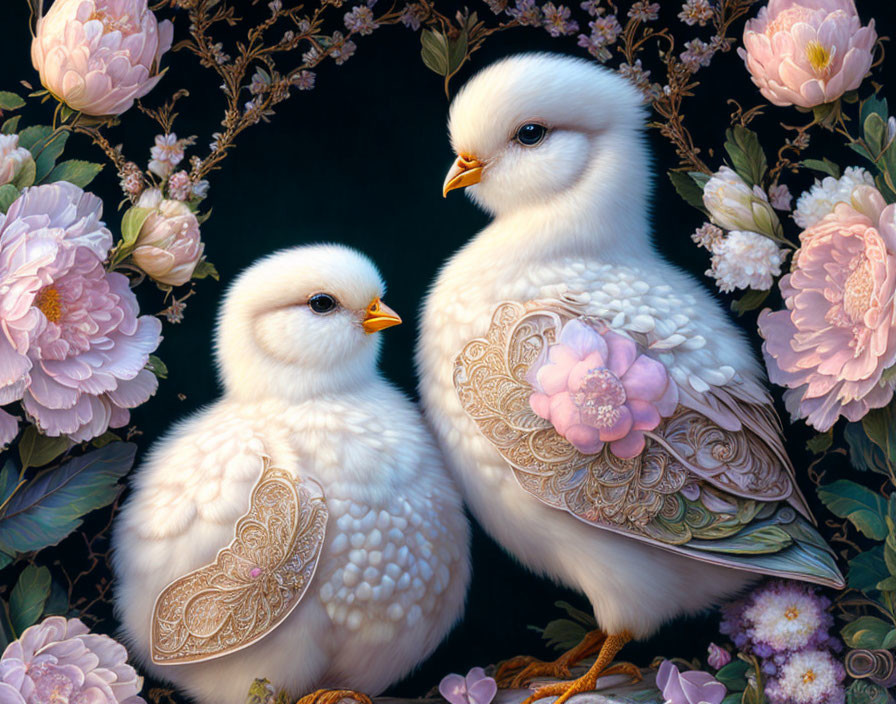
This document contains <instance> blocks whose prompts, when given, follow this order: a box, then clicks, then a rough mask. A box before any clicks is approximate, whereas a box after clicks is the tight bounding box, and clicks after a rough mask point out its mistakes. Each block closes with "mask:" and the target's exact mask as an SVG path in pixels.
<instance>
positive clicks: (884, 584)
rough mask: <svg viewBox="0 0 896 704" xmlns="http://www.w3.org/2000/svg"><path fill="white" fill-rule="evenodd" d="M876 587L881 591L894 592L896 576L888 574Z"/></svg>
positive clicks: (895, 590)
mask: <svg viewBox="0 0 896 704" xmlns="http://www.w3.org/2000/svg"><path fill="white" fill-rule="evenodd" d="M877 589H878V590H879V591H882V592H896V577H893V576H892V575H890V576H889V577H887V578H886V579H884V580H881V581H880V582H878V583H877Z"/></svg>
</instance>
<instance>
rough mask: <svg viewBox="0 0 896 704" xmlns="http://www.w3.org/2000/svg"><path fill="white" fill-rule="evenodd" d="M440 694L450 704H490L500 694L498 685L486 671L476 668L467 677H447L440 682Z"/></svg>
mask: <svg viewBox="0 0 896 704" xmlns="http://www.w3.org/2000/svg"><path fill="white" fill-rule="evenodd" d="M439 693H440V694H441V695H442V696H443V697H445V699H447V700H448V702H449V703H450V704H490V702H491V701H492V699H494V698H495V694H497V693H498V685H497V684H496V683H495V680H494V678H492V677H488V676H487V675H486V674H485V670H483V669H482V668H481V667H474V668H473V669H472V670H470V671H469V672H468V673H467V676H466V677H462V676H461V675H456V674H451V675H445V677H443V678H442V681H441V682H439Z"/></svg>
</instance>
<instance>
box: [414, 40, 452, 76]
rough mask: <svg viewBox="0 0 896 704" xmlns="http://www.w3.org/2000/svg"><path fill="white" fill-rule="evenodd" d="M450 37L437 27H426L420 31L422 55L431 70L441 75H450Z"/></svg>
mask: <svg viewBox="0 0 896 704" xmlns="http://www.w3.org/2000/svg"><path fill="white" fill-rule="evenodd" d="M449 51H450V50H449V48H448V37H447V36H446V35H445V33H444V32H440V31H438V30H435V29H424V30H423V31H422V32H421V33H420V57H421V58H422V59H423V63H424V64H425V65H426V68H428V69H429V70H430V71H434V72H435V73H437V74H439V75H440V76H447V75H448V70H449V69H448V65H449V57H448V55H449Z"/></svg>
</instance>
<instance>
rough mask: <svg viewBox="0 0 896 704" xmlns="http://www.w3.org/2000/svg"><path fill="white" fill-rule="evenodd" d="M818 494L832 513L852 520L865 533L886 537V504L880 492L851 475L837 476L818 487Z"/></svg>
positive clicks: (877, 538)
mask: <svg viewBox="0 0 896 704" xmlns="http://www.w3.org/2000/svg"><path fill="white" fill-rule="evenodd" d="M818 498H820V499H821V501H822V503H823V504H824V505H825V506H827V507H828V510H830V511H831V513H833V514H835V515H836V516H839V517H840V518H846V519H847V520H849V521H850V522H851V523H852V524H853V525H854V526H855V527H856V528H858V530H859V531H860V532H861V533H862V534H863V535H865V536H866V537H868V538H871V539H872V540H883V539H884V538H886V537H887V533H888V531H887V524H886V522H885V520H884V517H885V516H886V515H887V505H886V501H885V500H884V498H883V497H882V496H881V495H880V494H877V493H875V492H873V491H871V490H870V489H866V488H865V487H863V486H862V485H861V484H856V483H855V482H853V481H849V480H848V479H838V480H837V481H835V482H832V483H830V484H826V485H824V486H822V487H819V488H818Z"/></svg>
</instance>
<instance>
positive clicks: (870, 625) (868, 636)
mask: <svg viewBox="0 0 896 704" xmlns="http://www.w3.org/2000/svg"><path fill="white" fill-rule="evenodd" d="M891 629H892V626H891V625H890V624H889V623H887V622H886V621H884V620H882V619H879V618H877V616H859V617H858V618H857V619H856V620H855V621H852V622H850V623H847V624H846V625H845V626H844V627H843V629H842V630H841V631H840V635H841V636H843V640H844V642H845V643H846V644H847V645H848V646H849V647H850V648H868V649H869V650H876V649H878V648H880V647H881V644H882V643H883V642H884V639H885V638H886V637H887V634H888V633H889V632H890V630H891Z"/></svg>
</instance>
